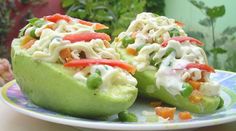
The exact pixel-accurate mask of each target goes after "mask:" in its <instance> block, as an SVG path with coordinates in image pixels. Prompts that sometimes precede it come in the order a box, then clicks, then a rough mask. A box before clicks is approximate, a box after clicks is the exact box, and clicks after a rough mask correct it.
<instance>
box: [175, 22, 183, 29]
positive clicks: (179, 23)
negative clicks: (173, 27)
mask: <svg viewBox="0 0 236 131" xmlns="http://www.w3.org/2000/svg"><path fill="white" fill-rule="evenodd" d="M175 24H177V25H178V26H180V27H183V26H184V23H182V22H180V21H177V20H176V21H175Z"/></svg>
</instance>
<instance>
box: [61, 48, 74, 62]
mask: <svg viewBox="0 0 236 131" xmlns="http://www.w3.org/2000/svg"><path fill="white" fill-rule="evenodd" d="M60 56H61V58H62V59H64V60H65V61H66V62H69V61H71V60H72V55H71V50H70V49H69V48H65V49H63V50H61V51H60Z"/></svg>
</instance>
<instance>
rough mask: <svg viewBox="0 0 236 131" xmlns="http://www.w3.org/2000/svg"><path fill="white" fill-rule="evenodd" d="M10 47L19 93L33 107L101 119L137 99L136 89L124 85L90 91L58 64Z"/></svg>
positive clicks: (68, 70) (127, 106)
mask: <svg viewBox="0 0 236 131" xmlns="http://www.w3.org/2000/svg"><path fill="white" fill-rule="evenodd" d="M19 44H20V42H19V40H18V39H16V40H14V41H13V44H12V65H13V72H14V76H15V79H16V81H17V83H18V85H19V86H20V88H21V90H22V92H23V93H24V94H25V95H26V96H27V97H28V98H29V99H30V100H31V101H32V102H33V103H35V104H36V105H39V106H41V107H44V108H46V109H50V110H53V111H57V112H60V113H63V114H68V115H72V116H80V117H86V118H94V117H103V116H108V115H112V114H116V113H119V112H121V111H123V110H126V109H127V108H129V107H130V106H131V105H132V104H133V103H134V101H135V99H136V97H137V88H135V87H133V86H125V85H113V86H112V87H107V91H106V92H103V91H98V90H91V89H89V88H88V87H86V84H84V83H81V82H80V81H79V80H76V79H75V78H73V74H74V71H73V70H72V69H70V68H65V67H64V66H63V65H62V64H54V63H49V62H44V61H37V60H33V59H32V57H31V56H29V55H28V54H26V53H25V52H24V51H22V50H21V49H20V47H19Z"/></svg>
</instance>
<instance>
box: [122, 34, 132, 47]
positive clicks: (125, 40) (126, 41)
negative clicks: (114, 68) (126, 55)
mask: <svg viewBox="0 0 236 131" xmlns="http://www.w3.org/2000/svg"><path fill="white" fill-rule="evenodd" d="M132 43H134V38H131V37H129V36H125V37H124V38H123V39H122V47H124V48H126V47H127V46H128V45H129V44H132Z"/></svg>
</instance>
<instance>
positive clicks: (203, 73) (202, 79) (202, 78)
mask: <svg viewBox="0 0 236 131" xmlns="http://www.w3.org/2000/svg"><path fill="white" fill-rule="evenodd" d="M204 76H205V72H203V71H202V73H201V79H200V80H197V81H199V82H205V81H206V80H205V77H204Z"/></svg>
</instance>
